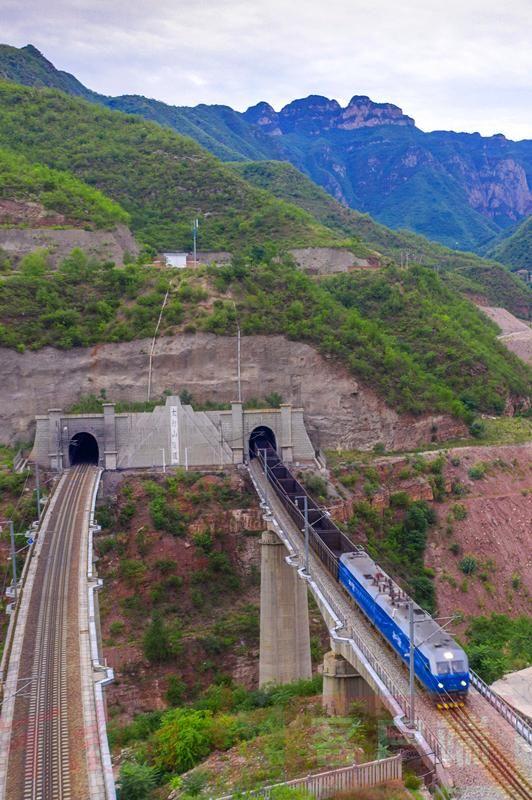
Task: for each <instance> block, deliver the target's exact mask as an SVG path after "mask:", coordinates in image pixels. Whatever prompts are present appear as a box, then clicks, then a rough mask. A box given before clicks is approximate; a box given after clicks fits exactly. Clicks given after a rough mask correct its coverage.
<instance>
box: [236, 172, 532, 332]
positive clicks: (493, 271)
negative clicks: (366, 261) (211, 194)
mask: <svg viewBox="0 0 532 800" xmlns="http://www.w3.org/2000/svg"><path fill="white" fill-rule="evenodd" d="M231 166H232V168H233V169H234V170H235V171H236V172H237V173H238V174H239V175H242V177H244V178H245V179H246V180H247V181H249V182H250V183H252V184H253V185H254V186H257V187H260V188H262V189H267V190H268V191H270V192H272V194H274V195H275V196H276V197H278V198H279V199H282V200H286V201H288V202H290V203H294V204H295V205H298V206H300V207H301V208H303V209H304V210H305V211H308V212H310V213H311V214H312V215H313V216H314V217H315V218H316V219H317V220H318V221H319V222H321V223H322V225H326V226H327V227H328V228H331V229H332V230H333V231H335V232H337V233H338V234H339V235H341V236H344V237H348V238H349V239H350V240H352V242H353V245H352V249H353V251H354V252H355V253H357V254H359V255H361V256H365V255H367V254H368V253H370V250H369V249H368V248H373V249H374V250H375V251H378V253H382V254H383V255H384V256H386V257H387V258H388V259H390V258H391V259H393V260H394V261H395V262H396V263H401V262H402V260H404V259H405V258H406V256H405V253H409V258H410V260H411V261H415V262H418V263H420V264H423V265H424V266H427V267H433V268H434V269H436V270H437V271H438V272H439V273H440V275H441V277H442V278H443V279H444V281H446V282H447V283H448V284H449V285H450V286H451V288H454V289H456V290H457V291H460V292H464V293H466V294H473V295H479V294H480V295H484V296H485V297H486V298H487V299H488V301H489V302H490V303H491V304H492V305H502V306H504V307H505V308H508V309H509V310H510V311H512V312H513V313H515V314H517V316H522V317H525V318H527V317H528V315H529V310H530V306H531V303H532V300H531V297H532V293H531V292H530V289H529V288H527V287H526V286H525V285H524V284H523V282H522V281H520V280H519V279H518V278H516V277H514V276H513V275H512V274H511V273H510V272H508V270H505V269H504V268H503V267H502V266H501V265H500V264H498V263H496V262H494V261H486V260H484V259H481V258H479V256H476V255H474V254H472V253H463V252H460V251H456V250H449V249H448V248H447V247H444V246H443V245H440V244H437V243H436V242H433V241H429V239H425V238H423V237H422V236H417V235H416V234H414V233H410V232H409V231H405V230H391V229H390V228H386V227H384V225H380V224H379V223H378V222H375V221H374V220H373V219H372V218H371V217H370V216H369V215H368V214H361V213H360V212H358V211H355V210H353V209H351V208H346V207H345V206H343V205H341V204H340V203H338V202H337V201H336V200H335V199H334V198H333V197H331V196H330V195H329V194H328V193H327V192H325V191H324V190H323V189H321V188H320V187H319V186H317V185H316V184H314V183H313V182H312V181H311V180H310V179H309V178H307V177H306V176H305V175H303V173H301V172H299V170H297V169H296V168H295V167H293V166H292V165H291V164H288V163H286V162H284V161H258V162H246V163H235V164H232V165H231ZM501 260H502V259H501Z"/></svg>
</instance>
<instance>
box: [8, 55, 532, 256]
mask: <svg viewBox="0 0 532 800" xmlns="http://www.w3.org/2000/svg"><path fill="white" fill-rule="evenodd" d="M0 75H4V76H5V77H6V78H9V79H10V80H14V81H17V82H21V83H26V84H29V85H33V86H43V85H45V86H51V87H55V88H60V89H62V90H63V91H66V92H69V93H72V94H75V95H78V96H83V97H85V98H87V99H90V100H91V101H93V102H97V103H100V104H102V105H108V106H110V107H112V108H115V109H118V110H123V111H127V112H130V113H134V114H139V115H142V116H144V117H146V118H148V119H152V120H154V121H157V122H159V123H161V124H164V125H167V126H169V127H172V128H174V129H175V130H177V131H179V132H181V133H184V134H186V135H190V136H192V137H193V138H195V139H196V140H197V141H199V142H200V143H201V144H202V145H203V146H205V147H207V148H208V149H209V150H211V152H213V153H215V154H216V155H217V156H219V157H220V158H222V159H224V160H249V159H253V160H256V159H272V158H273V159H281V160H286V161H290V162H291V163H293V164H294V165H295V166H296V167H298V168H299V169H301V170H302V171H303V172H305V173H306V174H307V175H308V176H309V177H311V178H312V179H313V180H314V181H315V182H316V183H317V184H319V185H320V186H322V187H324V188H325V189H326V190H327V191H328V192H329V193H330V194H331V195H333V196H334V197H335V198H336V199H337V200H339V201H341V202H342V203H344V204H346V205H348V206H351V207H353V208H356V209H358V210H359V211H363V212H368V213H370V214H371V215H372V216H374V217H375V218H376V219H378V220H379V221H380V222H382V223H384V224H386V225H389V226H390V227H393V228H409V229H411V230H413V231H415V232H417V233H421V234H423V235H424V236H427V237H428V238H429V239H433V240H436V241H439V242H441V243H442V244H445V245H447V246H450V247H457V248H460V249H466V250H479V249H480V248H482V247H483V246H484V245H485V243H487V242H488V241H489V240H490V239H493V237H494V236H496V235H497V234H499V233H501V232H502V231H504V230H505V229H507V228H508V227H511V226H512V225H514V224H515V223H516V222H518V221H519V220H520V219H522V218H523V217H524V216H526V215H527V214H530V212H531V211H532V192H531V188H530V187H531V184H532V141H530V140H524V141H521V142H512V141H509V140H507V139H506V138H505V137H504V136H502V135H495V136H491V137H482V136H480V135H479V134H478V133H472V134H468V133H455V132H453V131H433V132H430V133H426V132H424V131H421V130H419V128H417V127H416V126H415V122H414V120H413V119H411V118H410V117H408V116H407V115H405V114H403V113H402V111H401V109H399V108H397V106H394V105H392V104H390V103H375V102H373V101H372V100H371V99H370V98H368V97H365V96H359V95H355V96H354V97H353V98H352V99H351V101H350V102H349V103H348V105H347V106H346V107H345V108H342V107H341V106H340V105H339V104H338V103H337V102H336V100H330V99H329V98H326V97H321V96H319V95H312V96H310V97H307V98H304V99H299V100H294V101H293V102H291V103H289V104H288V105H286V106H285V107H284V108H283V109H281V110H280V111H279V112H277V111H275V110H274V109H273V108H272V107H271V106H270V105H268V103H265V102H261V103H258V104H257V105H256V106H253V107H251V108H249V109H248V110H247V111H246V112H245V113H243V114H240V113H239V112H237V111H234V110H233V109H231V108H229V107H228V106H206V105H199V106H196V107H194V108H188V107H177V106H169V105H167V104H164V103H160V102H158V101H156V100H151V99H149V98H145V97H141V96H131V95H126V96H122V97H116V98H109V97H105V96H103V95H98V94H96V93H95V92H92V91H91V90H90V89H87V88H86V87H84V86H83V85H82V84H80V82H79V81H78V80H77V79H76V78H74V77H73V76H72V75H69V74H68V73H64V72H60V71H58V70H56V69H55V67H54V66H53V65H52V64H51V63H50V62H49V61H47V60H46V59H45V58H44V56H42V55H41V54H40V53H39V52H38V51H37V50H36V49H35V48H33V47H31V46H28V47H25V48H22V49H20V50H18V49H17V48H13V47H8V46H6V45H4V46H2V47H0Z"/></svg>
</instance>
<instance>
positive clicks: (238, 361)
mask: <svg viewBox="0 0 532 800" xmlns="http://www.w3.org/2000/svg"><path fill="white" fill-rule="evenodd" d="M233 306H234V309H235V320H236V382H237V392H238V402H239V403H241V402H242V376H241V357H240V347H241V342H240V322H239V321H238V313H237V310H236V303H235V301H234V300H233Z"/></svg>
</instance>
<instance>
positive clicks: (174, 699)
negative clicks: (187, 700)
mask: <svg viewBox="0 0 532 800" xmlns="http://www.w3.org/2000/svg"><path fill="white" fill-rule="evenodd" d="M186 689H187V685H186V683H185V682H184V681H183V680H182V679H181V678H180V677H179V675H170V677H169V678H168V688H167V690H166V701H167V703H169V705H171V706H179V705H180V704H181V703H182V701H183V697H184V694H185V691H186Z"/></svg>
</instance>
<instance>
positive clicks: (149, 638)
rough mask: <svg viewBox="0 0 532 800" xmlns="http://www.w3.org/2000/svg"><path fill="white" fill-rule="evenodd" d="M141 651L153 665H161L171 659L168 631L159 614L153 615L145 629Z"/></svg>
mask: <svg viewBox="0 0 532 800" xmlns="http://www.w3.org/2000/svg"><path fill="white" fill-rule="evenodd" d="M143 649H144V655H145V656H146V658H147V659H148V661H151V662H152V663H153V664H161V663H162V662H164V661H168V660H169V659H170V658H171V657H172V652H171V648H170V642H169V639H168V631H167V630H166V626H165V624H164V622H163V620H162V619H161V616H160V614H154V615H153V618H152V621H151V622H150V624H149V625H148V627H147V628H146V631H145V633H144V641H143Z"/></svg>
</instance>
